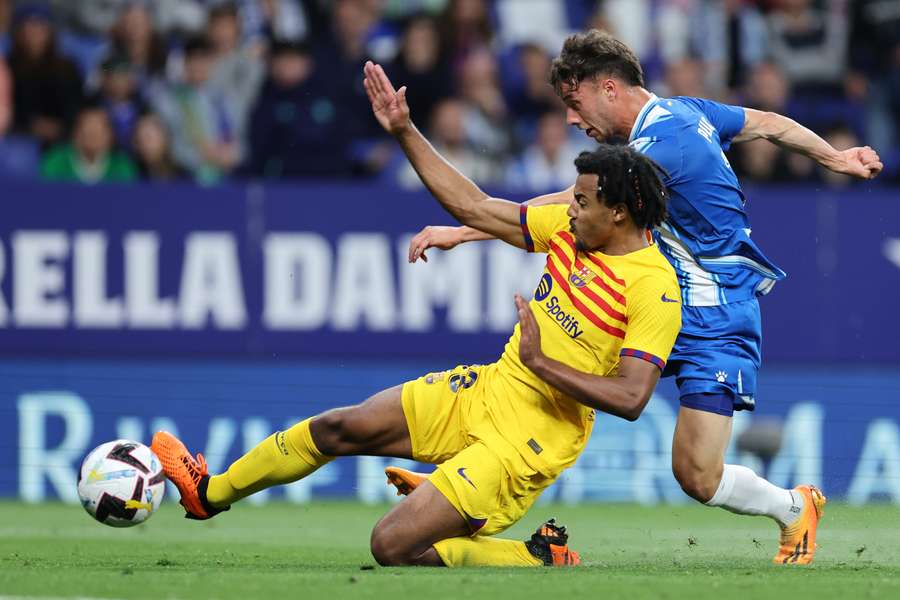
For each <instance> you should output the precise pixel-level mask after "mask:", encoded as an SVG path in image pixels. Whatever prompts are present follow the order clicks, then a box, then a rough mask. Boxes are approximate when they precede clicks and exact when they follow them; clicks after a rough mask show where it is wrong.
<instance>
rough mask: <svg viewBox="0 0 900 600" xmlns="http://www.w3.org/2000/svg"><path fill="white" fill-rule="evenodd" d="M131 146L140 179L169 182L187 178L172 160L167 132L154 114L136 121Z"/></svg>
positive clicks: (146, 115)
mask: <svg viewBox="0 0 900 600" xmlns="http://www.w3.org/2000/svg"><path fill="white" fill-rule="evenodd" d="M131 146H132V148H133V149H134V159H135V163H136V165H137V170H138V173H139V175H140V178H141V179H144V180H152V181H171V180H174V179H183V178H184V177H186V176H187V173H186V172H185V171H184V169H182V168H180V167H179V166H178V165H177V164H176V163H175V159H173V158H172V149H171V146H170V144H169V132H168V131H166V127H165V125H163V122H162V120H161V119H160V118H159V116H157V115H156V114H154V113H147V114H145V115H143V116H141V118H140V119H138V122H137V125H136V126H135V128H134V139H133V140H132V141H131Z"/></svg>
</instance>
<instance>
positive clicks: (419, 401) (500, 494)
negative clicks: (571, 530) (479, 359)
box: [402, 365, 553, 535]
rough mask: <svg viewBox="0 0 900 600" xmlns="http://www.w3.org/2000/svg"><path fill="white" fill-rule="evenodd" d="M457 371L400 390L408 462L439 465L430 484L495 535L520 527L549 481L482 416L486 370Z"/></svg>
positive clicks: (476, 528) (476, 527) (474, 524)
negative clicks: (408, 444)
mask: <svg viewBox="0 0 900 600" xmlns="http://www.w3.org/2000/svg"><path fill="white" fill-rule="evenodd" d="M492 368H493V365H490V366H487V367H468V366H459V367H456V368H455V369H453V370H450V371H444V372H441V373H430V374H428V375H425V376H424V377H420V378H418V379H416V380H414V381H410V382H407V383H405V384H404V385H403V392H402V402H403V412H404V414H405V416H406V423H407V425H408V426H409V435H410V439H411V441H412V454H413V458H415V459H416V460H418V461H420V462H425V463H431V464H436V465H438V467H437V469H436V470H435V471H434V473H432V474H431V477H430V478H429V481H431V483H432V484H434V486H435V487H437V489H438V490H440V492H441V493H442V494H443V495H444V496H445V497H446V498H447V500H449V501H450V503H451V504H452V505H453V506H454V508H456V510H457V511H458V512H459V514H460V515H462V517H463V518H464V519H465V520H466V521H467V522H468V523H469V527H470V529H471V530H472V535H494V534H496V533H499V532H501V531H503V530H504V529H506V528H507V527H509V526H510V525H512V524H513V523H515V522H516V521H518V520H519V519H520V518H522V516H523V515H524V514H525V513H526V512H527V511H528V509H529V508H530V507H531V505H532V504H533V503H534V501H535V500H536V499H537V498H538V496H540V494H541V492H542V491H543V490H544V489H545V488H546V487H547V486H549V485H550V484H551V483H553V479H551V478H549V477H546V476H545V475H543V474H541V473H539V472H538V471H536V470H535V469H533V468H532V467H531V466H529V465H528V464H527V463H526V462H525V461H524V459H523V458H522V456H521V455H520V454H519V453H518V452H517V451H516V449H515V447H514V446H513V445H512V444H510V443H509V442H508V441H507V440H506V439H505V438H504V437H503V436H502V435H500V433H499V432H498V431H497V428H496V426H495V425H494V424H493V423H492V422H491V420H490V417H489V416H488V413H487V408H486V402H489V401H490V397H489V389H490V386H489V385H488V384H487V383H486V382H485V380H486V379H489V376H490V374H491V373H490V369H492Z"/></svg>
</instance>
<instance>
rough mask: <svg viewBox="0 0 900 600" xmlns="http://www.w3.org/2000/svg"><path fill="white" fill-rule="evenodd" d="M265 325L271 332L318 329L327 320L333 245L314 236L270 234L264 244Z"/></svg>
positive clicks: (322, 238) (319, 236)
mask: <svg viewBox="0 0 900 600" xmlns="http://www.w3.org/2000/svg"><path fill="white" fill-rule="evenodd" d="M263 251H264V253H265V281H264V282H263V285H264V290H263V292H264V297H265V306H264V308H263V316H262V318H263V323H264V324H265V325H266V327H268V328H270V329H303V330H309V329H318V328H319V327H322V326H323V325H324V324H325V321H326V320H327V318H328V308H329V306H330V304H331V303H330V302H329V297H330V295H331V273H332V269H331V263H332V253H331V246H330V245H329V244H328V240H326V239H325V238H324V237H322V236H321V235H318V234H315V233H271V234H269V235H267V236H266V239H265V241H264V242H263Z"/></svg>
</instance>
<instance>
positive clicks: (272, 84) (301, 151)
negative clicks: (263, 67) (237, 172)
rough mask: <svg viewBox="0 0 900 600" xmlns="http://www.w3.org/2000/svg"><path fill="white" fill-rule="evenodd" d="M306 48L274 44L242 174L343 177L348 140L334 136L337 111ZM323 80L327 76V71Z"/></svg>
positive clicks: (348, 168) (347, 165) (253, 116)
mask: <svg viewBox="0 0 900 600" xmlns="http://www.w3.org/2000/svg"><path fill="white" fill-rule="evenodd" d="M317 71H318V68H317V67H316V66H315V64H314V62H313V59H312V57H311V55H310V52H309V49H308V48H307V47H306V46H304V45H302V44H295V43H289V42H278V43H276V44H273V46H272V50H271V54H270V58H269V76H268V79H267V80H266V82H265V84H264V85H263V89H262V91H261V92H260V94H259V98H258V100H257V103H256V106H255V107H254V109H253V112H252V114H251V117H250V143H249V147H250V150H249V152H248V153H247V163H246V164H245V167H244V170H245V171H246V172H247V173H248V174H250V175H253V176H256V177H267V178H280V177H297V176H343V175H349V174H351V171H352V166H351V162H350V160H349V143H350V140H349V139H348V138H346V137H343V136H338V135H335V134H334V129H335V126H334V119H335V116H336V114H335V111H334V108H333V104H332V102H331V100H330V99H329V98H328V96H327V94H326V93H325V92H324V91H323V86H321V85H320V84H318V83H317V82H316V81H315V79H314V75H315V73H316V72H317ZM320 76H322V77H327V76H328V74H327V73H321V74H320Z"/></svg>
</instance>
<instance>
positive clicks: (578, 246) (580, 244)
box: [569, 225, 591, 252]
mask: <svg viewBox="0 0 900 600" xmlns="http://www.w3.org/2000/svg"><path fill="white" fill-rule="evenodd" d="M569 233H571V234H572V237H574V238H575V251H576V252H590V251H591V249H590V248H588V245H587V244H585V243H584V240H582V239H581V238H580V237H578V232H576V231H575V226H574V225H569Z"/></svg>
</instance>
